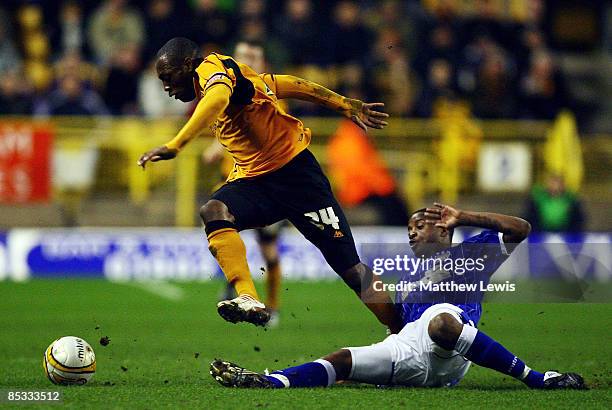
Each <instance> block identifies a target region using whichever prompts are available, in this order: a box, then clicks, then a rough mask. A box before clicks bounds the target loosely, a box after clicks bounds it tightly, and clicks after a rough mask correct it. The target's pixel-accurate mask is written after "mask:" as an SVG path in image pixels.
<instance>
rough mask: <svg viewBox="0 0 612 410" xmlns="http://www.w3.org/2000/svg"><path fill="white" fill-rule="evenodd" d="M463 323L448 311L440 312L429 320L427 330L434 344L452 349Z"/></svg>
mask: <svg viewBox="0 0 612 410" xmlns="http://www.w3.org/2000/svg"><path fill="white" fill-rule="evenodd" d="M462 328H463V325H462V324H461V323H460V322H459V321H458V320H457V319H455V317H454V316H453V315H451V314H450V313H440V314H439V315H436V316H434V317H433V319H431V320H430V321H429V326H428V327H427V332H428V333H429V337H430V338H431V340H433V341H434V342H435V343H436V344H438V345H439V346H441V347H442V348H444V349H446V350H453V349H454V348H455V346H456V344H457V340H458V339H459V336H460V335H461V330H462Z"/></svg>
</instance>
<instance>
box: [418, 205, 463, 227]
mask: <svg viewBox="0 0 612 410" xmlns="http://www.w3.org/2000/svg"><path fill="white" fill-rule="evenodd" d="M425 222H426V223H431V224H434V226H437V227H438V228H446V229H453V228H454V227H456V226H458V225H460V223H461V211H460V210H458V209H456V208H453V207H452V206H450V205H444V204H440V203H438V202H434V206H433V207H431V208H426V209H425Z"/></svg>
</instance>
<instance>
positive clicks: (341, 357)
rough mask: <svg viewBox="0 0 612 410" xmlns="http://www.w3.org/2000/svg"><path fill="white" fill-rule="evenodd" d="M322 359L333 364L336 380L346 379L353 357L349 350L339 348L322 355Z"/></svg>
mask: <svg viewBox="0 0 612 410" xmlns="http://www.w3.org/2000/svg"><path fill="white" fill-rule="evenodd" d="M323 360H327V361H328V362H330V363H331V364H332V366H334V370H335V371H336V380H346V379H348V377H349V374H350V373H351V367H352V366H353V358H352V356H351V351H350V350H348V349H340V350H338V351H336V352H334V353H330V354H328V355H327V356H325V357H323Z"/></svg>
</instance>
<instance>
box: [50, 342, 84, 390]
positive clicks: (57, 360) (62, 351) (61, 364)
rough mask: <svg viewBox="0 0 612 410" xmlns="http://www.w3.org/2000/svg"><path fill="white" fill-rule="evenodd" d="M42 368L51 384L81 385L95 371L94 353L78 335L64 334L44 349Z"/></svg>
mask: <svg viewBox="0 0 612 410" xmlns="http://www.w3.org/2000/svg"><path fill="white" fill-rule="evenodd" d="M43 368H44V369H45V374H46V375H47V378H48V379H49V380H51V383H53V384H64V385H69V384H70V385H75V384H76V385H83V384H85V383H87V382H88V381H89V380H90V379H91V378H92V377H93V375H94V373H95V372H96V355H95V353H94V351H93V349H92V348H91V346H90V345H89V343H87V342H86V341H85V340H83V339H81V338H80V337H75V336H64V337H62V338H60V339H57V340H55V341H54V342H53V343H51V344H50V345H49V347H48V348H47V350H46V351H45V357H44V358H43Z"/></svg>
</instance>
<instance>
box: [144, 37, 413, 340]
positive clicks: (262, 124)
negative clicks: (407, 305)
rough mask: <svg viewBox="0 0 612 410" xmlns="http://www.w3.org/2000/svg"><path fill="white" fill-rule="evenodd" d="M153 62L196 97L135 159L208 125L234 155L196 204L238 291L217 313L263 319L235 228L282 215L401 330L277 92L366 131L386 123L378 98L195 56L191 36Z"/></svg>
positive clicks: (306, 134) (178, 145)
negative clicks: (159, 140) (164, 135)
mask: <svg viewBox="0 0 612 410" xmlns="http://www.w3.org/2000/svg"><path fill="white" fill-rule="evenodd" d="M156 69H157V74H158V77H159V79H160V80H161V81H162V83H163V87H164V90H165V91H166V92H168V94H169V96H170V97H174V98H176V99H179V100H181V101H184V102H189V101H192V100H193V99H196V98H197V99H198V103H197V106H196V108H195V111H194V113H193V115H192V116H191V118H190V119H189V120H188V121H187V123H186V124H185V125H184V126H183V128H182V129H181V130H180V131H179V132H178V134H177V135H176V136H175V137H174V138H173V139H172V140H170V141H169V142H168V143H166V144H164V145H162V146H160V147H157V148H154V149H152V150H150V151H148V152H146V153H145V154H143V155H142V156H141V157H140V159H139V160H138V165H140V166H142V167H143V168H144V167H145V165H146V164H147V162H149V161H151V162H155V161H160V160H168V159H172V158H174V157H175V156H176V155H177V154H178V153H179V152H180V150H181V149H182V148H183V147H184V146H185V145H186V144H187V143H188V142H189V141H191V140H192V139H193V138H194V137H195V136H196V135H198V134H199V133H200V132H201V131H202V129H204V128H207V127H211V128H212V131H213V133H214V134H215V136H216V137H217V139H218V141H219V142H220V144H221V145H222V146H223V147H224V148H225V149H226V150H227V151H228V152H229V153H230V154H231V155H232V157H233V159H234V166H233V169H232V171H231V172H230V174H229V176H228V178H227V182H226V184H225V185H223V186H222V187H221V188H219V189H218V190H217V191H216V192H215V193H214V194H213V196H212V198H211V199H210V200H209V201H208V202H206V203H205V204H204V206H202V208H201V209H200V216H201V218H202V221H203V222H204V225H205V230H206V234H207V237H208V248H209V249H210V251H211V253H212V255H213V256H214V257H215V258H216V259H217V261H218V263H219V266H220V267H221V269H222V270H223V273H224V274H225V276H226V278H227V280H228V282H230V283H232V284H233V285H234V288H235V290H236V292H237V294H238V297H236V298H235V299H232V300H225V301H221V302H219V303H218V305H217V311H218V312H219V314H220V315H221V317H223V318H224V319H225V320H227V321H229V322H233V323H236V322H241V321H246V322H250V323H253V324H255V325H265V324H266V323H267V322H268V320H269V319H270V313H269V312H268V310H267V309H266V307H265V305H264V304H263V303H261V302H260V301H259V297H258V295H257V291H256V290H255V286H254V284H253V280H252V278H251V275H250V272H249V267H248V264H247V259H246V248H245V246H244V243H243V241H242V239H241V238H240V235H239V234H238V232H239V231H241V230H243V229H250V228H256V227H260V226H267V225H270V224H273V223H275V222H278V221H280V220H283V219H288V220H289V221H290V222H291V223H292V224H293V225H294V226H295V227H296V228H297V229H298V230H299V231H300V232H301V233H302V234H303V235H304V236H305V237H306V238H307V239H308V240H309V241H310V242H312V243H313V244H314V245H315V246H316V247H317V248H319V250H320V251H321V252H322V253H323V256H324V257H325V260H326V261H327V262H328V263H329V265H330V266H331V267H332V269H333V270H334V271H335V272H336V273H338V275H339V276H340V277H341V278H342V279H343V280H344V281H345V283H347V285H348V286H349V287H350V288H351V289H353V291H354V292H355V293H356V294H357V295H358V296H360V297H361V298H362V300H363V301H364V302H365V304H366V305H367V306H368V308H369V309H370V310H371V311H372V312H373V313H374V314H375V315H376V317H377V318H378V319H379V321H380V322H382V323H383V324H385V325H386V326H388V327H389V329H390V330H391V331H392V332H397V331H399V329H400V328H401V323H400V320H399V316H398V313H397V312H396V310H395V308H394V306H393V304H392V302H391V299H390V298H389V295H387V294H386V293H379V292H375V291H374V286H373V283H374V281H375V280H377V279H375V277H374V276H373V274H372V271H371V269H369V268H368V267H367V266H366V265H364V264H363V263H361V261H360V260H359V257H358V255H357V251H356V249H355V242H354V240H353V236H352V233H351V230H350V227H349V225H348V223H347V221H346V218H345V216H344V213H343V212H342V209H341V208H340V206H339V205H338V202H337V201H336V199H335V198H334V195H333V193H332V191H331V186H330V184H329V181H328V179H327V177H325V175H324V174H323V172H322V170H321V167H320V166H319V164H318V162H317V161H316V159H315V158H314V156H313V155H312V153H311V152H310V151H309V150H308V149H307V147H308V145H309V143H310V139H311V133H310V130H309V129H308V128H305V127H304V125H303V124H302V122H301V121H300V120H298V119H297V118H295V117H293V116H291V115H289V114H287V113H286V112H285V111H284V110H283V109H282V108H281V106H280V105H279V99H285V98H297V99H300V100H304V101H310V102H313V103H316V104H319V105H321V106H323V107H326V108H329V109H333V110H335V111H337V112H338V113H340V114H341V115H343V116H345V117H347V118H350V119H351V120H352V121H354V122H355V123H356V124H357V125H359V126H360V127H361V128H363V129H364V130H367V127H372V128H383V127H385V126H386V125H387V122H386V121H385V119H386V118H387V117H388V115H387V114H386V113H384V112H382V111H381V110H382V107H383V106H384V104H383V103H364V102H362V101H359V100H355V99H351V98H347V97H343V96H341V95H339V94H336V93H334V92H333V91H331V90H328V89H327V88H325V87H323V86H321V85H319V84H315V83H313V82H310V81H308V80H305V79H302V78H298V77H294V76H291V75H275V74H258V73H256V72H255V71H254V70H253V69H251V68H250V67H248V66H246V65H244V64H242V63H239V62H236V61H235V60H234V59H232V58H231V57H229V56H224V55H221V54H217V53H212V54H210V55H208V56H206V57H202V56H201V55H200V54H199V50H198V47H197V45H196V44H195V43H194V42H193V41H191V40H188V39H186V38H181V37H177V38H174V39H172V40H170V41H168V42H167V43H166V44H165V45H164V46H163V47H162V48H161V49H160V50H159V52H158V54H157V63H156Z"/></svg>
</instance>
